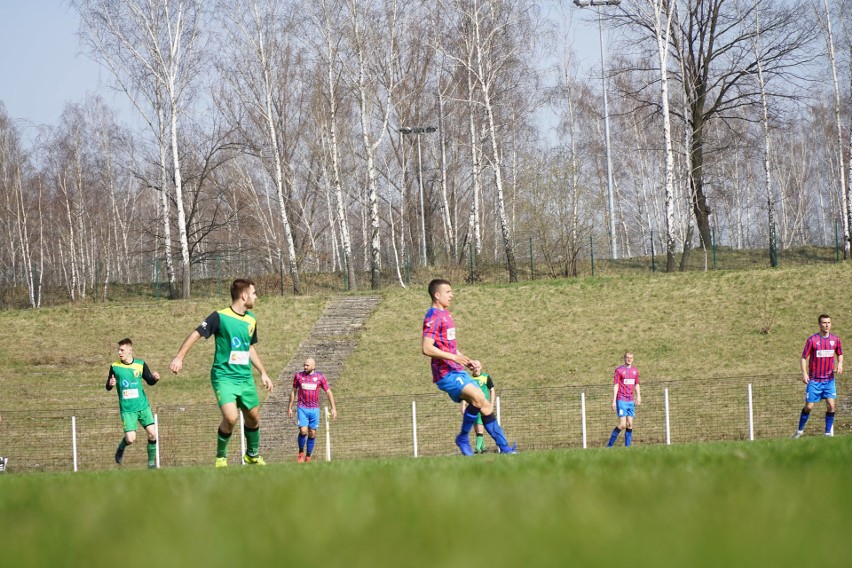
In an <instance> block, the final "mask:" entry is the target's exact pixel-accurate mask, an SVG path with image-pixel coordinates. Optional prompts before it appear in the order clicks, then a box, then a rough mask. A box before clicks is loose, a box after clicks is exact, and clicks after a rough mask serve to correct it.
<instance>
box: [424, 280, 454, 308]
mask: <svg viewBox="0 0 852 568" xmlns="http://www.w3.org/2000/svg"><path fill="white" fill-rule="evenodd" d="M444 284H446V285H447V286H452V284H450V281H449V280H446V279H444V278H435V279H434V280H432V281H431V282H429V297H430V298H431V299H432V301H433V302H434V301H435V292H437V291H438V287H439V286H443V285H444Z"/></svg>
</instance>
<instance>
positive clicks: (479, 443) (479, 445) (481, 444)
mask: <svg viewBox="0 0 852 568" xmlns="http://www.w3.org/2000/svg"><path fill="white" fill-rule="evenodd" d="M476 449H477V450H479V451H482V450H484V449H485V434H477V435H476Z"/></svg>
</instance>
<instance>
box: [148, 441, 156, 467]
mask: <svg viewBox="0 0 852 568" xmlns="http://www.w3.org/2000/svg"><path fill="white" fill-rule="evenodd" d="M155 463H157V440H153V441H151V440H148V465H152V464H155Z"/></svg>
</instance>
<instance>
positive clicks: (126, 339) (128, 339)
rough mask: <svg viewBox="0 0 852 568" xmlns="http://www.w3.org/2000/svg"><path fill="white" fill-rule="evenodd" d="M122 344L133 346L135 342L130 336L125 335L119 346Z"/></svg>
mask: <svg viewBox="0 0 852 568" xmlns="http://www.w3.org/2000/svg"><path fill="white" fill-rule="evenodd" d="M122 345H129V346H131V347H133V342H132V341H130V338H129V337H125V338H124V339H122V340H121V341H119V342H118V346H119V347H121V346H122Z"/></svg>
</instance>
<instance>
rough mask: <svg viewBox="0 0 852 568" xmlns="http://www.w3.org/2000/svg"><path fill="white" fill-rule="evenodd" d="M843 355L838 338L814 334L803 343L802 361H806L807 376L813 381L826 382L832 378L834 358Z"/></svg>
mask: <svg viewBox="0 0 852 568" xmlns="http://www.w3.org/2000/svg"><path fill="white" fill-rule="evenodd" d="M835 355H843V348H842V347H841V346H840V338H839V337H837V336H836V335H834V334H833V333H829V334H828V337H823V336H822V335H820V334H819V333H815V334H813V335H812V336H810V337H809V338H808V340H807V341H806V342H805V350H804V351H802V359H809V361H808V368H809V371H808V375H809V376H810V378H811V380H814V381H828V380H830V379H833V378H834V356H835Z"/></svg>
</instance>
